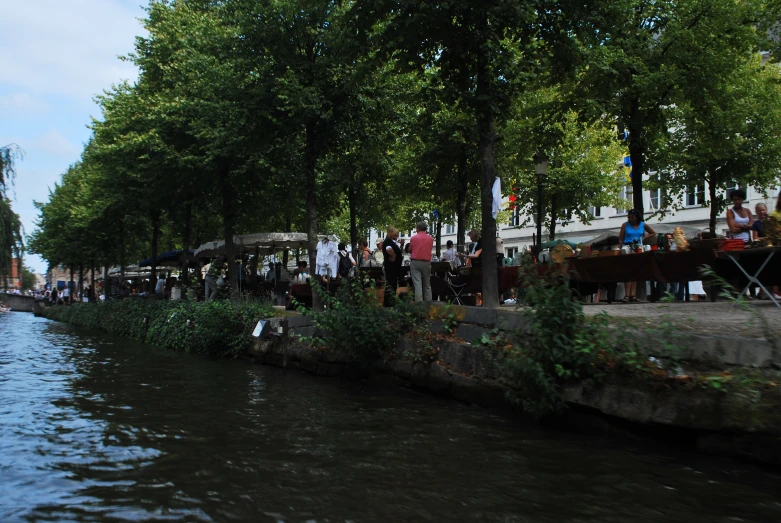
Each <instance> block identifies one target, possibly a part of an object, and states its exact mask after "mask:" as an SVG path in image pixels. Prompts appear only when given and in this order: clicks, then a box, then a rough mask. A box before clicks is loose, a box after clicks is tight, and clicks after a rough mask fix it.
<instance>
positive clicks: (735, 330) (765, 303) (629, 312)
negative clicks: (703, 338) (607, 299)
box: [583, 300, 781, 338]
mask: <svg viewBox="0 0 781 523" xmlns="http://www.w3.org/2000/svg"><path fill="white" fill-rule="evenodd" d="M583 310H584V312H585V313H586V314H587V315H595V314H598V313H600V312H603V311H604V312H607V313H608V314H609V315H610V316H611V318H614V319H615V321H616V322H618V321H621V319H625V318H626V319H636V320H637V321H639V322H643V323H645V324H646V325H648V326H653V325H658V324H660V323H662V322H666V321H672V322H673V323H675V325H676V326H678V327H679V328H681V329H683V330H688V331H691V332H697V333H702V334H723V335H732V336H743V337H746V338H765V337H766V332H765V330H764V327H763V325H762V324H763V322H762V321H761V318H765V320H766V323H767V325H768V326H769V328H770V329H771V331H772V332H773V333H775V335H776V336H781V308H778V307H776V306H775V305H773V303H772V302H771V301H769V300H751V301H749V302H748V303H747V306H746V307H745V308H741V307H740V306H736V305H734V304H733V303H732V302H726V301H720V302H716V303H711V302H709V301H694V302H674V303H663V302H659V303H647V302H646V303H632V304H630V303H613V304H611V305H607V304H605V303H601V304H586V305H584V306H583Z"/></svg>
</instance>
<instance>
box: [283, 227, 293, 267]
mask: <svg viewBox="0 0 781 523" xmlns="http://www.w3.org/2000/svg"><path fill="white" fill-rule="evenodd" d="M292 228H293V223H292V221H291V219H290V217H287V218H285V232H292V231H291V229H292ZM288 261H290V249H288V248H287V247H285V249H284V250H283V251H282V266H283V267H285V269H286V270H287V262H288Z"/></svg>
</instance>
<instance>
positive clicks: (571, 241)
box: [542, 236, 591, 249]
mask: <svg viewBox="0 0 781 523" xmlns="http://www.w3.org/2000/svg"><path fill="white" fill-rule="evenodd" d="M589 240H591V237H590V236H588V237H585V238H561V239H558V240H553V241H549V242H543V243H542V248H543V249H551V248H553V247H556V246H557V245H568V246H570V247H571V248H573V249H574V248H575V247H577V246H578V245H580V244H581V243H583V244H585V243H586V242H587V241H589Z"/></svg>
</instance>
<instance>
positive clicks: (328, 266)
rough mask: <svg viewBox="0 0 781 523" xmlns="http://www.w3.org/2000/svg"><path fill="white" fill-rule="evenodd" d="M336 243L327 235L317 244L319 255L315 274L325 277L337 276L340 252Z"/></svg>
mask: <svg viewBox="0 0 781 523" xmlns="http://www.w3.org/2000/svg"><path fill="white" fill-rule="evenodd" d="M336 247H337V246H336V244H335V243H334V242H332V241H331V239H330V238H329V237H328V236H326V237H325V238H323V239H322V240H320V242H319V243H318V244H317V257H316V258H315V263H316V265H317V266H316V267H315V274H316V275H318V276H323V277H325V278H336V269H337V265H338V260H339V257H338V254H337V249H336Z"/></svg>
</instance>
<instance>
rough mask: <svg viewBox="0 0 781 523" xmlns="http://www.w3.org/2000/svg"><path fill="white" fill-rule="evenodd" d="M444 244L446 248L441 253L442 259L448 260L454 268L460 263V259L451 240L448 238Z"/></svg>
mask: <svg viewBox="0 0 781 523" xmlns="http://www.w3.org/2000/svg"><path fill="white" fill-rule="evenodd" d="M445 246H446V247H447V249H446V250H445V252H444V253H442V261H446V262H450V266H451V267H453V268H454V269H455V268H456V267H458V266H460V265H461V260H460V259H459V257H458V253H457V252H456V248H455V246H453V241H452V240H448V241H447V243H446V244H445Z"/></svg>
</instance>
